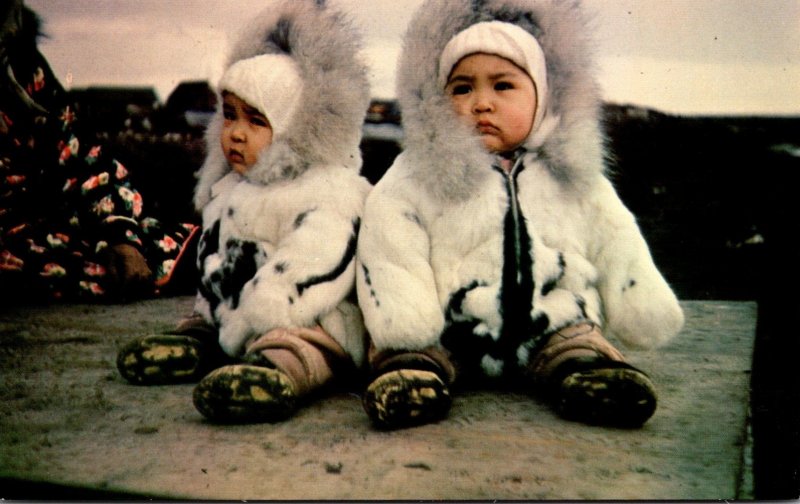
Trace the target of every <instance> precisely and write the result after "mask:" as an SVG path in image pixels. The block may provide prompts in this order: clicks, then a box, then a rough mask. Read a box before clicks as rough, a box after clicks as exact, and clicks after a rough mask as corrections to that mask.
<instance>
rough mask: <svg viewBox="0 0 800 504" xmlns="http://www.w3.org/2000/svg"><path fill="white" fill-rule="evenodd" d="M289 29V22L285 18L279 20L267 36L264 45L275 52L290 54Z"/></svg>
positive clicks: (290, 26)
mask: <svg viewBox="0 0 800 504" xmlns="http://www.w3.org/2000/svg"><path fill="white" fill-rule="evenodd" d="M291 29H292V22H291V20H289V19H288V18H285V17H283V18H280V19H279V20H278V22H277V23H276V24H275V29H274V30H272V32H270V34H269V35H267V40H266V45H267V46H268V47H270V48H271V49H273V50H276V51H277V52H282V53H286V54H291V53H292V48H291V45H290V44H289V36H290V34H291Z"/></svg>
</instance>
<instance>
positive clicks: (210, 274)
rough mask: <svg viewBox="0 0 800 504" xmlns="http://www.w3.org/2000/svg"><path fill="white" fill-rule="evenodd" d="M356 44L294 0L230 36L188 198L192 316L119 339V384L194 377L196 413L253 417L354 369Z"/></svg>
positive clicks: (340, 20) (320, 13)
mask: <svg viewBox="0 0 800 504" xmlns="http://www.w3.org/2000/svg"><path fill="white" fill-rule="evenodd" d="M357 49H358V38H357V37H356V34H355V33H353V31H352V29H351V28H350V26H349V25H348V24H347V23H346V21H345V18H344V17H342V16H341V13H339V12H336V11H335V10H334V9H333V8H332V7H330V6H326V5H324V4H323V3H322V2H313V1H310V0H309V1H300V2H297V1H294V2H292V1H289V0H285V1H281V2H277V3H273V4H272V5H270V6H269V7H268V8H267V9H266V10H265V11H264V13H263V14H262V15H261V16H260V17H259V18H257V19H256V20H255V22H254V24H253V27H252V28H251V29H250V30H249V31H246V32H245V33H244V34H243V37H242V39H241V40H240V42H239V44H238V45H237V46H236V47H235V48H234V53H233V57H232V59H231V61H232V63H231V64H230V65H229V66H228V68H227V69H226V71H225V73H224V75H223V76H222V78H221V80H220V82H219V91H220V97H221V102H222V103H221V107H220V108H219V111H218V113H217V115H216V116H215V119H214V120H213V121H212V124H211V125H210V126H209V130H208V132H207V140H208V144H209V154H208V157H207V159H206V161H205V163H204V165H203V167H202V168H201V170H200V172H199V182H198V185H197V189H196V193H195V203H196V206H197V208H198V209H199V210H200V211H201V212H202V216H203V234H202V236H201V238H200V243H199V245H198V259H197V262H198V268H199V270H200V281H199V290H198V296H197V301H196V304H195V311H196V315H195V316H194V317H193V318H190V319H188V320H187V321H184V323H183V324H182V328H181V330H179V331H177V332H178V333H180V334H177V335H163V336H150V337H145V338H141V339H140V340H137V341H134V342H133V343H132V344H131V345H129V346H128V347H126V348H125V349H123V351H122V352H121V353H120V355H119V358H118V367H119V369H120V371H121V372H122V374H123V375H124V376H125V377H126V378H128V379H129V380H130V381H132V382H134V383H142V384H153V383H165V382H166V383H171V382H176V381H195V380H197V379H199V378H201V377H202V380H200V382H199V383H198V385H197V386H196V388H195V390H194V394H193V397H194V404H195V406H196V407H197V409H198V410H199V411H200V412H201V413H202V414H203V415H204V416H205V417H207V418H208V419H210V420H212V421H217V422H263V421H277V420H282V419H285V418H287V417H289V416H290V415H291V414H292V413H293V412H294V411H295V409H296V407H297V406H298V404H300V403H301V402H302V401H303V400H304V399H306V398H308V397H309V396H310V395H311V394H312V393H313V392H316V391H318V390H320V389H321V388H323V387H325V386H327V385H329V384H330V383H332V382H333V381H334V380H336V379H338V378H341V377H342V375H344V374H347V373H348V372H351V371H355V370H357V369H358V368H359V367H360V366H361V365H362V363H363V362H364V353H365V352H364V348H365V343H364V327H363V322H362V318H361V314H360V312H359V309H358V307H357V305H356V304H355V302H352V301H350V299H349V298H350V297H351V294H352V293H353V286H354V281H355V248H356V237H357V234H358V230H359V226H360V216H361V212H362V207H363V203H364V200H365V198H366V195H367V193H368V191H369V189H370V185H369V183H368V182H367V181H366V179H364V178H363V177H361V176H360V175H359V169H360V166H361V158H360V154H359V148H358V147H359V141H360V135H361V125H362V123H363V120H364V116H365V114H366V110H367V106H368V102H369V89H368V84H367V77H366V76H367V73H366V69H365V68H364V66H363V64H361V63H360V62H359V61H358V60H357V58H356V51H357ZM198 335H200V336H202V337H198ZM214 368H216V369H214ZM209 369H213V370H212V371H211V372H210V373H208V374H207V375H206V376H205V377H203V375H204V374H205V373H206V372H208V371H209Z"/></svg>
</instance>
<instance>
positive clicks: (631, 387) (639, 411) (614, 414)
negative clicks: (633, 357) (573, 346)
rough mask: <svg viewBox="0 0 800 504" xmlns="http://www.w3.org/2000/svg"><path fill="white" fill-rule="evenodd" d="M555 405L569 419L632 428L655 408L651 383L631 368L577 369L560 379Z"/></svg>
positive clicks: (642, 421)
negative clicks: (561, 380)
mask: <svg viewBox="0 0 800 504" xmlns="http://www.w3.org/2000/svg"><path fill="white" fill-rule="evenodd" d="M559 397H560V399H559V401H558V403H557V409H558V410H559V413H560V414H561V415H562V416H563V417H564V418H567V419H569V420H575V421H580V422H584V423H588V424H593V425H605V426H614V427H625V428H634V427H640V426H641V425H642V424H644V423H645V422H646V421H647V420H648V419H649V418H650V417H651V416H652V415H653V413H655V410H656V391H655V387H654V386H653V383H652V382H651V381H650V379H649V378H648V377H647V376H646V375H645V374H644V373H642V372H640V371H637V370H635V369H626V368H609V369H602V368H601V369H593V370H587V371H580V372H576V373H572V374H570V375H568V376H567V377H566V378H565V379H564V381H563V382H562V383H561V388H560V393H559Z"/></svg>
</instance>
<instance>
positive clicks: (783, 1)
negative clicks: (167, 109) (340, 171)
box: [26, 0, 800, 115]
mask: <svg viewBox="0 0 800 504" xmlns="http://www.w3.org/2000/svg"><path fill="white" fill-rule="evenodd" d="M331 1H334V2H336V3H338V4H340V5H342V6H343V7H344V8H346V9H347V10H348V11H350V12H352V14H353V16H354V18H355V20H356V22H357V23H358V24H359V25H360V26H361V27H363V30H364V34H365V42H366V47H365V57H366V58H367V61H368V62H369V64H370V66H371V68H372V88H373V95H375V96H376V97H393V96H394V77H395V76H394V66H395V63H396V60H397V55H398V52H399V47H400V41H401V38H402V35H403V32H404V31H405V27H406V24H407V23H408V21H409V19H410V17H411V15H412V13H413V11H414V9H415V8H416V7H417V6H418V5H419V4H420V3H421V0H331ZM26 4H27V5H28V6H30V7H31V8H33V9H34V10H35V11H37V12H38V13H39V15H40V16H41V17H42V18H43V20H44V22H45V24H44V29H45V31H46V33H47V34H48V35H49V38H47V39H43V40H42V41H41V42H40V44H41V45H40V47H41V50H42V52H43V53H44V54H45V56H46V57H47V58H48V60H49V61H50V64H51V66H52V67H53V70H54V71H55V72H56V74H57V75H58V77H59V78H60V80H61V81H62V83H63V84H64V85H66V86H68V87H85V86H89V85H137V86H153V87H155V88H156V90H157V91H158V94H159V96H160V97H161V99H162V100H164V101H165V100H166V99H167V97H168V96H169V93H170V92H171V91H172V90H173V89H174V88H175V86H176V85H177V84H178V83H179V82H181V81H183V80H194V79H209V80H211V81H212V82H216V80H217V79H218V78H219V75H220V71H221V65H222V63H223V60H224V57H225V54H226V52H227V48H228V47H229V40H231V39H233V38H235V36H236V30H237V28H239V27H241V26H242V25H243V24H245V23H246V22H247V20H248V19H249V18H250V17H252V16H253V15H254V13H256V12H258V11H260V9H262V8H264V6H265V5H266V2H265V0H26ZM586 9H587V11H588V12H589V13H590V14H591V15H592V16H593V17H594V21H595V30H596V38H597V40H598V46H597V55H596V58H597V62H598V70H599V74H598V77H599V80H600V84H601V86H602V88H603V91H604V97H605V99H606V100H608V101H612V102H616V103H630V104H635V105H641V106H646V107H652V108H656V109H659V110H662V111H664V112H670V113H678V114H764V115H772V114H780V115H800V0H586Z"/></svg>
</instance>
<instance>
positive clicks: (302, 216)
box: [294, 208, 315, 229]
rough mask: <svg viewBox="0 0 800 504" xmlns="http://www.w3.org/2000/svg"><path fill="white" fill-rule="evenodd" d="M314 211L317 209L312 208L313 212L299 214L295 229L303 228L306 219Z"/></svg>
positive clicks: (295, 221) (296, 218) (295, 220)
mask: <svg viewBox="0 0 800 504" xmlns="http://www.w3.org/2000/svg"><path fill="white" fill-rule="evenodd" d="M314 210H315V209H313V208H312V209H311V210H306V211H305V212H300V213H299V214H297V217H295V219H294V228H295V229H297V228H299V227H300V226H302V225H303V221H305V220H306V217H308V214H310V213H311V212H313V211H314Z"/></svg>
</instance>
